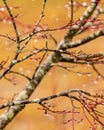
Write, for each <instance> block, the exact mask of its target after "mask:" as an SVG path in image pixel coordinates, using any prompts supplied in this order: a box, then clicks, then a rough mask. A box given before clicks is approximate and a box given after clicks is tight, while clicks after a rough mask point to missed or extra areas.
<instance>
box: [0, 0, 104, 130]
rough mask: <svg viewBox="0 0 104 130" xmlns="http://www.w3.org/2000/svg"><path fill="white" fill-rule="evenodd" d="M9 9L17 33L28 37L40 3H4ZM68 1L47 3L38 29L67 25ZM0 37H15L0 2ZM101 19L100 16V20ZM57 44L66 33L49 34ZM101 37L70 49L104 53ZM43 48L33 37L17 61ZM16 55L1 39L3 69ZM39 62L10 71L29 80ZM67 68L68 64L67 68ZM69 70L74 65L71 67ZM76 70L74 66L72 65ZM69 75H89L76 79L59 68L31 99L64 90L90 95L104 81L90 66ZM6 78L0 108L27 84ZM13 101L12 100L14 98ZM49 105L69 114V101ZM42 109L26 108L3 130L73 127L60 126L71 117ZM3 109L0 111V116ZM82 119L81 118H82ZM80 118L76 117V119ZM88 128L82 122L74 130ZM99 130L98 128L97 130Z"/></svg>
mask: <svg viewBox="0 0 104 130" xmlns="http://www.w3.org/2000/svg"><path fill="white" fill-rule="evenodd" d="M7 2H8V5H9V6H10V7H11V8H12V12H13V15H14V16H16V17H17V18H16V24H17V27H18V30H19V33H20V34H21V36H22V37H25V36H26V35H27V32H29V31H31V30H32V27H33V25H34V24H35V23H36V21H37V20H38V19H39V16H40V13H41V10H42V4H43V0H21V1H18V0H14V1H11V0H7ZM79 2H80V3H81V4H82V3H83V2H87V4H88V3H89V0H86V1H85V0H80V1H79ZM67 3H68V0H61V1H60V0H56V1H54V0H47V4H46V9H45V17H44V18H43V19H42V22H41V26H48V27H49V28H59V27H61V26H63V25H66V24H67V23H68V21H69V19H70V18H69V14H70V11H68V9H67V8H66V4H67ZM0 7H1V10H0V15H1V16H0V17H1V19H2V20H1V22H0V35H3V34H5V35H6V34H8V35H9V36H12V37H15V34H14V30H13V27H12V24H11V22H10V21H9V20H8V19H7V17H8V13H7V12H6V11H5V8H4V4H3V2H2V1H0ZM85 9H86V8H84V7H81V6H80V7H79V8H75V9H74V11H75V12H74V20H78V19H79V17H80V16H81V15H82V14H83V12H84V10H85ZM102 17H103V16H101V18H102ZM91 31H92V30H89V31H87V32H86V33H84V34H82V35H79V36H77V37H76V38H74V40H77V39H79V38H82V37H85V36H86V35H88V34H89V32H90V33H91ZM50 33H51V34H52V35H53V36H54V37H55V39H57V41H58V42H60V41H61V40H62V39H63V36H64V35H65V33H66V30H61V31H55V32H50ZM103 41H104V37H101V38H98V39H96V40H95V41H92V42H89V43H88V44H86V45H83V46H81V47H78V48H75V49H71V50H74V51H76V52H78V51H80V50H82V51H83V52H85V53H97V52H102V51H103V50H104V45H103ZM48 42H49V43H48V46H49V48H53V49H54V48H55V46H56V45H55V44H54V42H53V41H52V40H50V39H49V41H48ZM44 46H45V40H44V39H43V40H42V39H36V38H35V37H34V38H33V39H32V40H31V41H30V42H29V44H28V46H27V48H25V49H24V51H23V52H22V54H21V55H20V57H22V56H25V55H26V54H28V53H29V52H31V50H33V48H34V47H37V48H42V47H44ZM15 51H16V45H15V43H13V42H11V41H10V40H8V39H6V38H3V37H0V61H2V60H7V59H8V62H7V64H6V65H5V67H6V66H7V65H8V63H9V61H10V60H11V59H12V57H13V56H14V54H15ZM41 56H42V54H39V55H37V56H33V58H34V57H35V58H36V57H41ZM37 64H38V61H36V60H31V59H28V60H26V61H24V62H23V63H19V64H17V65H16V66H15V67H13V70H16V71H19V72H22V73H24V74H26V75H28V76H30V77H31V76H32V74H33V72H34V70H35V67H36V65H37ZM66 65H68V64H66ZM69 66H70V67H72V66H73V65H72V64H70V65H69ZM74 66H75V65H74ZM96 67H97V68H98V69H99V71H100V72H102V74H103V72H104V69H103V65H96ZM72 71H76V72H80V71H81V72H90V73H91V74H90V75H78V74H77V73H73V72H68V71H66V70H64V69H62V68H58V67H53V68H52V69H51V71H50V72H48V74H47V75H46V76H45V77H44V78H43V80H42V82H41V83H40V84H39V86H38V88H37V89H36V91H35V92H34V93H33V95H32V96H31V99H33V98H38V97H45V96H49V95H52V94H55V93H57V92H61V91H63V90H68V89H72V88H80V89H84V90H87V91H90V92H92V93H95V92H100V91H102V89H103V88H104V81H103V79H101V78H99V79H97V74H96V73H95V72H94V71H93V70H92V67H91V66H88V65H76V66H75V67H73V68H72ZM7 77H8V78H10V79H11V80H12V82H13V83H14V84H15V85H14V84H13V83H11V82H9V81H7V80H6V79H4V78H3V79H1V81H0V92H1V93H0V104H2V103H5V102H7V101H11V100H12V98H13V96H14V94H18V93H19V92H20V91H21V90H22V89H23V88H24V87H25V85H26V84H27V82H28V81H27V80H26V79H25V78H23V77H21V76H17V75H13V74H9V75H7ZM14 98H15V97H14ZM49 103H50V104H52V105H53V106H55V109H56V110H63V109H66V110H69V109H70V102H69V101H68V99H64V98H62V97H61V98H60V99H55V100H52V101H49ZM38 108H41V106H39V105H37V104H31V105H27V106H26V107H25V109H24V110H22V111H21V112H20V113H19V114H18V115H17V116H16V117H15V118H14V119H13V121H12V122H11V123H10V124H9V125H8V126H7V127H6V130H18V129H19V130H42V129H43V130H44V129H45V130H72V124H71V122H70V123H67V124H64V123H63V122H65V121H67V120H68V119H70V118H71V115H70V114H69V115H64V114H60V115H57V114H51V115H48V114H44V111H42V110H40V109H38ZM3 112H4V109H3V110H1V111H0V113H3ZM81 116H82V115H81ZM78 118H79V117H78V116H76V119H78ZM89 127H90V125H89V124H88V123H87V121H86V120H85V121H83V122H82V123H81V124H77V123H75V130H81V129H83V128H84V129H85V130H88V129H89ZM100 129H101V128H100V127H99V130H100Z"/></svg>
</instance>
